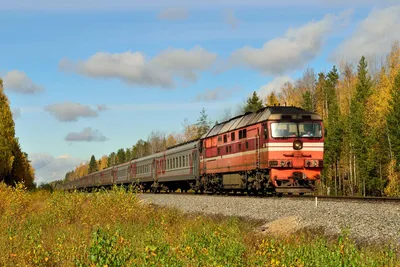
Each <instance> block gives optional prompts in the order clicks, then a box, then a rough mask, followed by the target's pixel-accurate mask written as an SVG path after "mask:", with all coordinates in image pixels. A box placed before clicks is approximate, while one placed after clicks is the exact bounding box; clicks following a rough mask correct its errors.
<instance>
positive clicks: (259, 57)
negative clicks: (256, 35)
mask: <svg viewBox="0 0 400 267" xmlns="http://www.w3.org/2000/svg"><path fill="white" fill-rule="evenodd" d="M349 14H350V11H345V12H343V13H341V14H340V15H338V16H335V15H332V14H328V15H326V16H325V17H324V18H323V19H321V20H319V21H312V22H309V23H308V24H306V25H303V26H302V27H300V28H290V29H289V30H287V32H286V34H285V35H284V36H282V37H278V38H275V39H272V40H270V41H268V42H266V43H265V44H264V45H263V47H261V48H254V47H250V46H246V47H243V48H241V49H238V50H236V51H234V52H233V53H232V55H231V57H230V61H231V64H232V65H233V66H235V65H236V66H247V67H250V68H252V69H255V70H258V71H261V72H263V73H264V74H267V75H282V74H284V73H286V72H288V71H294V70H297V69H300V68H303V67H304V66H305V64H306V63H307V62H309V61H310V60H312V59H314V58H315V57H317V55H318V53H319V52H320V51H321V49H322V47H323V44H324V41H325V38H326V37H327V36H328V34H329V33H330V32H331V30H332V28H333V26H334V25H337V24H338V22H343V21H345V20H346V18H348V16H349Z"/></svg>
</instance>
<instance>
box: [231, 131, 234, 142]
mask: <svg viewBox="0 0 400 267" xmlns="http://www.w3.org/2000/svg"><path fill="white" fill-rule="evenodd" d="M231 141H235V133H234V132H233V133H231Z"/></svg>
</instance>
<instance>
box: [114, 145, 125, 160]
mask: <svg viewBox="0 0 400 267" xmlns="http://www.w3.org/2000/svg"><path fill="white" fill-rule="evenodd" d="M116 161H117V164H121V163H125V150H124V149H123V148H120V149H118V151H117V160H116Z"/></svg>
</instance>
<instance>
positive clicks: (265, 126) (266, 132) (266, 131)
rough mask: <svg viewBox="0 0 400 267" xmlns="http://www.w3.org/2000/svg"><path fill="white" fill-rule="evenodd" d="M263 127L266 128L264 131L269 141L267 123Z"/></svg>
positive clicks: (265, 137)
mask: <svg viewBox="0 0 400 267" xmlns="http://www.w3.org/2000/svg"><path fill="white" fill-rule="evenodd" d="M263 127H264V129H263V130H264V139H268V126H267V124H266V123H264V125H263Z"/></svg>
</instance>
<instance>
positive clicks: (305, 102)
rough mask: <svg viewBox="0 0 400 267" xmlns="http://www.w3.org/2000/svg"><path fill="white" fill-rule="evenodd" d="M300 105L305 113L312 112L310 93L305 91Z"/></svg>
mask: <svg viewBox="0 0 400 267" xmlns="http://www.w3.org/2000/svg"><path fill="white" fill-rule="evenodd" d="M302 97H303V99H302V103H301V107H302V108H303V109H305V110H307V111H311V112H313V111H314V110H313V100H312V95H311V92H310V91H305V92H304V93H303V95H302Z"/></svg>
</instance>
